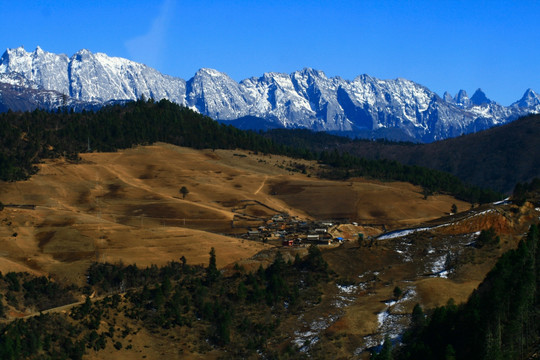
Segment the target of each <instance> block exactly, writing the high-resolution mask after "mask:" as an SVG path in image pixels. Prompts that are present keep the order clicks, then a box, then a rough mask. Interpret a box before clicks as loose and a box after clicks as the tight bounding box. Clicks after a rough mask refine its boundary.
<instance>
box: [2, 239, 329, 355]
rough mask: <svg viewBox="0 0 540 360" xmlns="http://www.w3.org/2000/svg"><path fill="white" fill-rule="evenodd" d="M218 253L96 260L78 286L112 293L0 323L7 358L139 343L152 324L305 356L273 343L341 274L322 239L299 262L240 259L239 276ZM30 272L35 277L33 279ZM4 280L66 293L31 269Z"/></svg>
mask: <svg viewBox="0 0 540 360" xmlns="http://www.w3.org/2000/svg"><path fill="white" fill-rule="evenodd" d="M216 257H217V255H216V253H215V251H214V249H213V248H212V250H211V251H210V259H209V262H208V266H206V267H204V266H201V265H197V266H193V265H188V264H187V263H186V260H185V258H181V259H180V261H179V262H178V261H172V262H170V263H168V264H167V265H165V266H163V267H157V266H150V267H147V268H139V267H137V266H136V265H129V266H124V265H122V264H107V263H95V264H93V265H92V266H91V267H90V268H89V269H88V273H87V276H88V285H87V286H86V287H85V288H79V289H77V291H78V292H79V293H86V294H90V293H92V292H94V291H96V292H97V293H100V294H106V295H107V296H106V297H104V298H103V299H102V300H91V299H90V298H89V297H86V301H85V302H84V303H83V304H82V305H80V306H77V307H74V308H73V309H72V310H71V312H70V313H69V314H66V315H63V314H61V313H56V314H47V315H40V316H36V317H32V318H29V319H24V320H23V319H19V320H14V321H11V322H9V323H1V322H0V358H1V359H6V360H12V359H21V358H25V359H67V358H70V359H81V358H82V357H83V356H84V354H88V352H90V351H94V352H99V351H101V350H103V349H105V348H106V347H107V346H111V345H112V346H114V348H115V349H117V350H120V349H122V348H125V350H126V351H128V350H130V349H131V348H132V344H130V341H129V340H128V339H126V338H127V337H128V336H129V335H135V334H137V333H138V331H140V329H141V328H143V327H144V328H145V329H147V330H148V331H149V332H152V333H156V332H157V331H160V330H170V329H176V331H171V332H168V336H167V337H168V338H171V336H172V337H174V336H175V335H174V334H179V333H180V334H182V333H189V334H190V336H191V339H192V341H195V342H199V341H200V342H201V343H202V344H203V345H201V346H202V347H201V348H199V349H198V350H197V351H198V352H200V353H201V352H202V353H204V352H205V351H210V350H212V349H215V348H219V349H221V350H224V351H226V353H227V354H228V356H230V357H232V358H251V357H257V356H260V355H261V354H264V356H266V357H268V358H278V357H281V356H283V355H284V356H285V357H288V356H293V357H303V356H302V355H301V354H300V353H298V349H295V348H294V347H292V346H289V347H287V348H285V349H280V348H279V347H274V346H272V344H273V343H274V342H276V343H279V344H281V342H282V339H280V332H279V331H278V329H279V327H280V325H281V321H282V319H285V318H286V317H287V316H290V315H291V314H295V315H300V314H301V313H303V311H304V310H305V309H306V308H309V307H312V306H314V305H315V304H316V303H317V302H318V301H320V300H318V299H320V296H321V294H322V291H321V286H322V284H323V283H325V282H327V281H329V280H331V277H332V273H331V271H330V270H329V269H328V264H327V263H326V261H325V260H324V259H323V257H322V254H321V252H320V250H319V249H318V248H317V247H316V246H312V247H310V248H309V250H308V254H307V255H306V256H305V257H304V258H300V257H299V256H296V257H295V259H294V261H293V260H289V261H285V259H284V258H283V256H282V255H281V253H280V252H277V253H276V256H275V259H274V261H273V262H272V263H271V264H270V265H269V266H268V267H267V268H263V267H262V266H261V267H259V268H258V269H257V270H255V271H251V272H248V271H245V270H244V269H243V268H242V267H241V266H235V269H234V271H233V274H232V275H229V276H225V275H224V274H222V273H221V271H219V270H218V269H217V267H216ZM10 274H12V273H10ZM13 274H14V273H13ZM21 277H24V279H26V280H25V281H24V283H23V284H21V281H19V280H20V279H22V278H21ZM36 279H41V278H36ZM2 281H3V283H2V284H4V285H5V287H6V288H8V289H11V288H14V289H16V290H12V291H26V292H27V293H41V294H44V295H46V294H49V293H54V292H55V291H56V290H50V289H49V288H50V287H51V285H48V286H46V285H40V284H44V280H42V279H41V280H38V281H34V280H33V279H32V278H31V275H29V274H25V275H24V276H23V275H21V274H15V275H6V276H4V277H3V278H2ZM24 289H26V290H24ZM8 291H9V290H8ZM0 304H3V303H2V302H1V301H0ZM119 316H120V317H122V318H124V317H125V318H127V319H130V322H129V323H128V324H126V323H125V321H123V320H119V319H120V318H119ZM182 340H183V341H185V339H182ZM169 341H170V339H169ZM204 344H206V345H204Z"/></svg>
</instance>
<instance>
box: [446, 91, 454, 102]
mask: <svg viewBox="0 0 540 360" xmlns="http://www.w3.org/2000/svg"><path fill="white" fill-rule="evenodd" d="M443 100H444V101H446V102H447V103H450V104H453V103H454V102H455V100H454V98H453V97H452V95H450V93H449V92H448V91H445V92H444V95H443Z"/></svg>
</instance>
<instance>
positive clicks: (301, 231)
mask: <svg viewBox="0 0 540 360" xmlns="http://www.w3.org/2000/svg"><path fill="white" fill-rule="evenodd" d="M337 225H338V224H335V223H333V222H330V221H323V222H321V221H305V220H300V219H298V218H297V217H296V216H289V215H288V214H286V213H281V214H277V215H274V216H272V217H271V218H270V219H268V220H266V221H265V223H264V225H261V226H259V227H258V228H251V229H249V230H248V232H247V233H246V234H244V235H243V237H244V238H247V239H250V240H257V241H263V242H273V243H277V244H281V245H282V246H304V245H308V244H319V245H331V244H333V243H341V242H342V241H343V238H341V237H333V236H332V235H331V229H333V228H334V227H335V226H337Z"/></svg>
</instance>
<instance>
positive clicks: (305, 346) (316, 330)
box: [292, 315, 339, 353]
mask: <svg viewBox="0 0 540 360" xmlns="http://www.w3.org/2000/svg"><path fill="white" fill-rule="evenodd" d="M337 319H339V316H337V315H332V316H329V317H326V318H319V319H317V320H315V321H313V322H312V323H311V324H309V325H307V330H306V331H295V332H294V335H295V338H294V339H293V341H292V342H293V344H295V345H296V346H297V347H298V348H299V349H300V351H301V352H304V353H305V352H307V351H308V350H309V348H310V347H311V345H313V344H316V343H317V342H318V341H319V340H320V338H319V334H320V333H321V332H322V331H324V330H326V329H327V328H328V327H329V326H330V325H332V324H333V323H334V322H335V321H336V320H337Z"/></svg>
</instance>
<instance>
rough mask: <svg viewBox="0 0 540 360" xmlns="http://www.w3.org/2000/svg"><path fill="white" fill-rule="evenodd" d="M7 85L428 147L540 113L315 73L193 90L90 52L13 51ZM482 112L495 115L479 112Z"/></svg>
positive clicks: (534, 99) (213, 78)
mask: <svg viewBox="0 0 540 360" xmlns="http://www.w3.org/2000/svg"><path fill="white" fill-rule="evenodd" d="M0 82H1V83H3V84H4V85H5V86H4V88H6V89H8V88H9V86H20V87H23V86H24V87H27V88H31V89H33V90H36V91H28V92H26V93H25V94H28V96H34V97H35V96H37V95H36V94H38V93H39V92H41V91H49V92H47V93H45V92H43V95H42V96H41V95H40V96H41V98H40V99H51V100H50V101H49V100H46V101H49V104H50V107H51V108H52V107H53V106H56V105H55V104H56V103H57V99H60V100H61V101H60V102H58V103H59V104H61V103H62V102H63V101H64V100H63V99H64V98H65V96H66V95H69V96H70V97H71V98H72V99H73V100H76V101H79V102H80V103H81V106H82V104H83V103H84V102H92V106H99V104H105V103H107V102H108V101H118V100H128V99H131V100H135V99H139V98H141V96H142V95H144V97H146V98H153V99H156V100H160V99H163V98H165V99H169V100H171V101H174V102H177V103H179V104H182V105H186V106H189V107H190V108H192V109H196V110H198V111H199V112H201V113H202V114H204V115H208V116H210V117H213V118H215V119H221V120H234V119H238V118H241V117H245V116H256V117H259V118H262V119H266V120H271V121H272V123H274V124H278V125H280V126H284V127H292V128H297V127H305V128H309V129H312V130H326V131H332V130H337V131H350V132H351V135H356V134H357V133H358V132H359V131H368V132H369V131H374V130H380V129H383V130H384V129H388V130H396V129H399V131H402V132H403V133H405V134H406V135H407V136H409V137H414V138H416V139H419V140H421V141H433V140H436V139H443V138H447V137H451V136H456V135H459V134H461V133H468V132H473V131H479V130H482V129H485V128H487V127H490V126H493V125H496V124H501V123H504V122H507V121H511V120H513V119H515V118H517V117H518V116H521V115H526V114H528V113H531V112H537V113H538V112H540V99H539V97H538V95H537V94H535V93H534V92H533V91H532V90H529V91H527V92H526V93H525V95H524V96H523V98H522V99H521V100H520V101H519V102H518V103H515V105H514V106H512V107H503V106H501V105H498V104H496V103H492V102H491V101H490V100H489V99H487V97H486V96H485V94H484V93H483V92H481V90H478V91H477V92H476V93H475V95H473V97H472V99H470V98H469V97H468V96H467V93H466V92H465V91H464V90H461V91H460V92H459V93H458V94H457V95H456V97H455V98H452V97H451V96H450V95H449V94H448V93H445V94H444V100H445V101H443V100H441V98H439V96H437V95H436V94H435V93H434V92H432V91H431V90H429V89H428V88H426V87H425V86H422V85H420V84H418V83H415V82H413V81H411V80H406V79H403V78H397V79H394V80H381V79H378V78H375V77H372V76H369V75H366V74H364V75H359V76H358V77H356V78H355V79H354V80H352V81H351V80H344V79H342V78H340V77H337V76H336V77H331V78H329V77H327V76H326V75H325V73H324V72H323V71H320V70H316V69H312V68H308V67H307V68H304V69H302V70H299V71H295V72H293V73H291V74H285V73H275V72H274V73H265V74H263V75H262V76H260V77H251V78H248V79H245V80H243V81H241V82H240V83H238V82H236V81H235V80H233V79H232V78H230V77H229V76H228V75H227V74H225V73H222V72H220V71H217V70H214V69H209V68H202V69H200V70H199V71H197V73H196V74H195V75H194V77H193V78H191V79H190V80H188V81H187V82H186V81H185V80H183V79H180V78H176V77H172V76H168V75H164V74H161V73H160V72H159V71H157V70H155V69H152V68H150V67H148V66H146V65H143V64H140V63H136V62H134V61H131V60H128V59H124V58H119V57H110V56H108V55H106V54H104V53H99V52H98V53H92V52H91V51H89V50H87V49H83V50H80V51H78V52H77V53H76V54H74V55H73V56H71V57H70V58H68V57H67V56H66V55H64V54H61V55H56V54H53V53H48V52H46V51H44V50H43V49H41V48H40V47H38V48H36V50H35V51H33V52H31V53H29V52H27V51H26V50H24V48H23V47H19V48H16V49H8V50H6V52H5V53H4V55H3V56H2V57H1V58H0ZM51 91H52V92H51ZM1 95H2V94H0V105H2V104H1V101H2V100H1ZM25 96H26V95H25ZM43 101H45V100H39V102H43ZM485 103H488V104H489V106H478V105H477V104H485ZM45 105H47V104H45ZM32 106H36V107H40V106H41V107H46V106H43V104H38V103H36V104H35V105H32ZM59 106H60V105H59ZM47 108H48V107H47ZM368 136H369V135H368Z"/></svg>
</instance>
